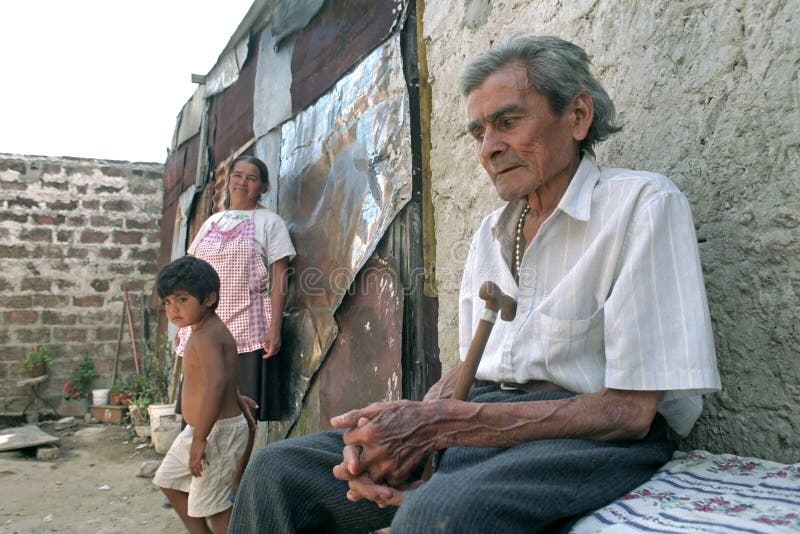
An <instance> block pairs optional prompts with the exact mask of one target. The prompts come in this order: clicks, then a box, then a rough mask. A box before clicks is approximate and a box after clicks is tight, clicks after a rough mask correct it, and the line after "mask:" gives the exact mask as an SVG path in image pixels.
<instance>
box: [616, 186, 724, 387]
mask: <svg viewBox="0 0 800 534" xmlns="http://www.w3.org/2000/svg"><path fill="white" fill-rule="evenodd" d="M625 239H626V240H625V245H624V247H623V250H622V253H621V257H620V260H619V264H618V265H619V267H618V268H619V271H618V273H619V274H618V276H617V278H616V282H615V284H614V287H613V289H612V291H611V294H610V296H609V297H608V299H607V301H606V303H605V310H604V312H605V339H606V347H605V350H606V376H605V385H606V387H611V388H619V389H634V390H661V391H667V392H670V394H669V397H671V398H675V397H681V396H685V395H687V396H688V395H692V394H696V393H703V392H708V391H713V390H717V389H719V388H720V380H719V374H718V371H717V365H716V355H715V352H714V343H713V336H712V333H711V318H710V314H709V310H708V303H707V300H706V292H705V286H704V282H703V274H702V270H701V266H700V254H699V250H698V246H697V238H696V236H695V232H694V225H693V222H692V216H691V211H690V209H689V204H688V201H687V200H686V198H685V197H684V196H683V195H682V194H681V193H680V192H677V191H671V192H658V193H656V194H654V195H652V196H651V197H650V198H647V200H646V201H642V205H641V206H639V207H638V208H637V213H636V214H635V215H634V217H633V219H632V220H631V223H630V227H629V229H628V233H627V235H626V238H625Z"/></svg>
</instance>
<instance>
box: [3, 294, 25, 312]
mask: <svg viewBox="0 0 800 534" xmlns="http://www.w3.org/2000/svg"><path fill="white" fill-rule="evenodd" d="M32 302H33V300H32V299H31V296H30V295H12V296H8V295H0V308H8V309H18V310H26V309H30V308H31V304H32Z"/></svg>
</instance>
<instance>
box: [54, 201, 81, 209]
mask: <svg viewBox="0 0 800 534" xmlns="http://www.w3.org/2000/svg"><path fill="white" fill-rule="evenodd" d="M47 208H48V209H51V210H64V211H73V210H76V209H78V201H77V200H69V201H64V200H56V201H55V202H48V203H47Z"/></svg>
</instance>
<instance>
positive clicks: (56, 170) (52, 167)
mask: <svg viewBox="0 0 800 534" xmlns="http://www.w3.org/2000/svg"><path fill="white" fill-rule="evenodd" d="M42 173H43V174H51V175H52V174H63V173H64V167H62V166H61V165H58V164H55V163H45V165H44V167H43V168H42Z"/></svg>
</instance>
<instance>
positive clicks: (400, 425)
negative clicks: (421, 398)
mask: <svg viewBox="0 0 800 534" xmlns="http://www.w3.org/2000/svg"><path fill="white" fill-rule="evenodd" d="M433 411H434V410H433V403H427V402H426V403H422V402H413V401H393V402H380V403H374V404H370V405H369V406H367V407H366V408H362V409H360V410H353V411H350V412H347V413H345V414H342V415H339V416H337V417H334V418H333V419H331V425H332V426H333V427H334V428H339V429H347V431H346V432H345V433H344V443H345V447H344V450H343V451H342V463H341V464H339V465H337V466H336V467H334V468H333V475H334V476H335V477H336V478H338V479H339V480H345V481H347V482H348V485H349V490H348V492H347V498H348V499H349V500H351V501H357V500H360V499H368V500H370V501H373V502H375V503H376V504H377V505H378V506H380V507H381V508H384V507H386V506H399V505H400V503H401V501H402V498H403V491H404V490H407V489H412V488H414V487H417V486H418V485H420V484H421V483H422V481H412V482H410V483H409V480H408V479H409V477H410V475H411V473H412V472H413V471H414V469H415V468H416V467H418V466H419V465H420V464H421V463H422V462H423V461H424V460H425V459H427V457H428V456H429V455H430V454H432V453H433V452H434V450H435V439H434V438H435V432H434V431H433V429H432V424H431V423H432V416H433Z"/></svg>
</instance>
